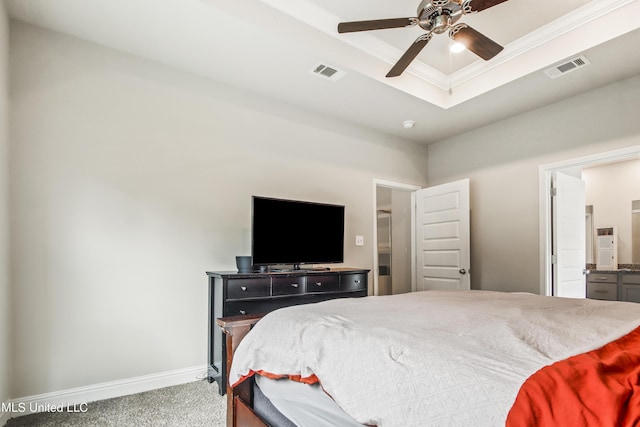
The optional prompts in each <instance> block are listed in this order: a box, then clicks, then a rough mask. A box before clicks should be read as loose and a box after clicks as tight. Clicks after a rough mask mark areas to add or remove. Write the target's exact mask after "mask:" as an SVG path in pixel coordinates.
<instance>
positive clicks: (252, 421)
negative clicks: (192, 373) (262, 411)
mask: <svg viewBox="0 0 640 427" xmlns="http://www.w3.org/2000/svg"><path fill="white" fill-rule="evenodd" d="M262 316H264V314H248V315H244V316H231V317H222V318H219V319H216V323H217V324H218V326H220V328H222V331H223V332H224V334H225V339H226V344H227V354H226V357H227V427H269V426H268V424H267V423H265V422H264V421H263V420H262V419H261V418H260V417H259V416H258V415H257V414H256V413H255V412H254V411H253V378H251V379H250V380H247V381H244V382H242V383H241V384H239V385H238V386H236V387H233V388H232V387H231V386H230V385H229V381H228V378H229V370H230V369H231V360H232V359H233V353H234V352H235V351H236V348H238V344H240V341H242V339H243V338H244V337H245V336H246V335H247V333H249V331H250V330H251V328H252V327H253V325H255V324H256V323H257V322H258V320H260V319H261V318H262Z"/></svg>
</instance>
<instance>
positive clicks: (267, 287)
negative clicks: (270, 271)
mask: <svg viewBox="0 0 640 427" xmlns="http://www.w3.org/2000/svg"><path fill="white" fill-rule="evenodd" d="M270 294H271V279H270V278H269V277H267V278H264V277H262V278H256V279H232V280H229V281H228V282H227V299H245V298H260V297H268V296H269V295H270Z"/></svg>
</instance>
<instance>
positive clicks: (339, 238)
mask: <svg viewBox="0 0 640 427" xmlns="http://www.w3.org/2000/svg"><path fill="white" fill-rule="evenodd" d="M251 256H252V262H253V265H256V266H266V265H281V264H285V265H288V264H293V268H294V269H298V268H300V264H331V263H341V262H343V261H344V206H341V205H331V204H325V203H314V202H304V201H297V200H284V199H274V198H268V197H259V196H253V197H252V209H251Z"/></svg>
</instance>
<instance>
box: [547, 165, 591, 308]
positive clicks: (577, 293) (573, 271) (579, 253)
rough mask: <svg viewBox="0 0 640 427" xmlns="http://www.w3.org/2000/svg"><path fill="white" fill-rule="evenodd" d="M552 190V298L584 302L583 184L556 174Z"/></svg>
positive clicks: (585, 292)
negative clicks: (582, 300) (566, 298)
mask: <svg viewBox="0 0 640 427" xmlns="http://www.w3.org/2000/svg"><path fill="white" fill-rule="evenodd" d="M553 188H554V193H555V196H554V198H553V259H554V261H555V262H554V264H553V295H554V296H558V297H568V298H586V296H587V288H586V283H585V277H584V272H585V268H586V245H585V214H584V209H585V208H584V207H585V197H586V196H585V183H584V181H583V180H581V179H580V178H576V177H573V176H570V175H567V174H564V173H561V172H557V173H556V174H555V176H554V179H553Z"/></svg>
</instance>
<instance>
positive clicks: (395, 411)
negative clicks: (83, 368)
mask: <svg viewBox="0 0 640 427" xmlns="http://www.w3.org/2000/svg"><path fill="white" fill-rule="evenodd" d="M638 325H640V304H633V303H619V302H604V301H595V300H578V299H567V298H554V297H541V296H538V295H532V294H522V293H501V292H489V291H450V292H448V291H426V292H414V293H410V294H402V295H393V296H384V297H366V298H353V299H340V300H332V301H326V302H322V303H317V304H309V305H303V306H296V307H289V308H284V309H280V310H276V311H274V312H272V313H270V314H268V315H267V316H265V317H264V318H263V319H262V320H260V322H258V324H257V325H256V326H255V327H254V329H253V330H252V331H251V332H250V333H249V334H248V335H247V337H246V338H245V339H244V340H243V341H242V342H241V344H240V346H239V347H238V349H237V351H236V353H235V357H234V360H233V363H232V366H231V373H230V377H229V381H230V382H231V383H232V384H233V383H234V382H236V381H238V380H239V379H240V378H241V377H242V376H244V375H247V374H248V373H249V372H250V370H253V371H258V370H262V371H266V372H269V373H272V374H289V375H301V376H303V377H307V376H310V375H312V374H315V375H316V376H317V377H318V378H319V380H320V382H321V384H322V386H323V387H324V389H325V391H326V392H327V393H328V394H329V395H331V396H332V397H333V399H334V400H335V401H336V402H337V403H338V405H339V406H340V407H341V408H343V409H344V411H345V412H347V413H348V414H350V415H351V416H352V417H353V418H354V419H356V420H357V421H359V422H361V423H363V424H372V425H376V426H378V427H387V426H401V427H408V426H421V427H424V426H471V425H473V426H492V427H493V426H501V425H504V420H505V418H506V415H507V413H508V411H509V409H510V407H511V405H512V403H513V401H514V399H515V397H516V394H517V392H518V389H519V387H520V385H521V384H522V383H523V382H524V380H525V379H526V378H527V377H528V376H530V375H531V374H533V373H534V372H535V371H536V370H538V369H540V368H541V367H543V366H544V365H548V364H550V363H552V362H554V361H557V360H561V359H564V358H566V357H568V356H571V355H574V354H578V353H581V352H584V351H588V350H591V349H594V348H597V347H600V346H602V345H604V344H605V343H607V342H609V341H612V340H614V339H616V338H618V337H620V336H622V335H624V334H625V333H627V332H629V331H631V330H632V329H633V328H635V327H636V326H638Z"/></svg>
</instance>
